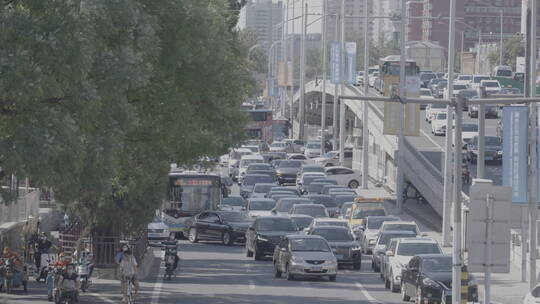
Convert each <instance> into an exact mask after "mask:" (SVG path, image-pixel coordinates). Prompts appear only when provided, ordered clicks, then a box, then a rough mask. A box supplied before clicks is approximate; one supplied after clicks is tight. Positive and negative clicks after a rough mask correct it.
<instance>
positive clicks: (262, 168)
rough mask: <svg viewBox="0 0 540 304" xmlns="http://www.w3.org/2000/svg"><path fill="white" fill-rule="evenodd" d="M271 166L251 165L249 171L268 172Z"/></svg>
mask: <svg viewBox="0 0 540 304" xmlns="http://www.w3.org/2000/svg"><path fill="white" fill-rule="evenodd" d="M268 168H269V165H267V164H251V165H249V167H248V171H254V170H268Z"/></svg>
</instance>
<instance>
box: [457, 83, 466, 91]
mask: <svg viewBox="0 0 540 304" xmlns="http://www.w3.org/2000/svg"><path fill="white" fill-rule="evenodd" d="M465 89H467V86H466V85H464V84H455V85H454V90H465Z"/></svg>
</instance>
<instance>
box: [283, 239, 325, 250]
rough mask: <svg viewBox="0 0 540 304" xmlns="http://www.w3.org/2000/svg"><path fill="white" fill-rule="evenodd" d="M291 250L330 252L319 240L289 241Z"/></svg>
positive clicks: (323, 242) (322, 241)
mask: <svg viewBox="0 0 540 304" xmlns="http://www.w3.org/2000/svg"><path fill="white" fill-rule="evenodd" d="M291 250H292V251H320V252H330V247H328V244H327V243H326V242H325V241H324V240H321V239H315V238H305V239H291Z"/></svg>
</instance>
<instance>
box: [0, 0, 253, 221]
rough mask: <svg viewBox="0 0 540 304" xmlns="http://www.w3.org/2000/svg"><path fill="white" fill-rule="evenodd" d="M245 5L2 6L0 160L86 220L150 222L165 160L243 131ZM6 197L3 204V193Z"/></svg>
mask: <svg viewBox="0 0 540 304" xmlns="http://www.w3.org/2000/svg"><path fill="white" fill-rule="evenodd" d="M242 4H243V2H242V1H236V0H229V1H221V0H160V1H155V0H114V1H113V0H48V1H42V0H15V1H8V2H6V1H4V2H0V18H1V21H2V27H0V33H1V35H0V44H1V45H2V48H0V166H1V167H2V169H3V171H4V173H5V176H10V175H12V174H14V175H16V176H20V177H28V178H30V180H31V181H32V183H33V185H35V186H37V187H47V188H50V189H52V190H53V191H54V193H55V197H56V200H57V202H58V203H60V204H62V205H63V206H65V208H66V209H68V210H70V211H71V212H73V213H75V214H77V215H80V216H81V217H82V218H83V219H84V220H85V221H86V222H87V223H88V224H91V225H93V226H96V227H103V228H107V227H111V225H112V224H118V225H119V226H120V228H121V229H124V230H126V231H128V230H132V229H134V228H138V227H140V226H142V225H144V224H145V223H146V222H148V220H149V219H151V217H152V216H153V214H154V210H155V209H156V208H158V207H159V205H160V203H161V200H162V199H163V197H164V195H165V192H166V191H165V190H166V184H167V173H168V171H169V170H170V163H171V162H176V163H177V164H179V165H184V164H191V163H194V162H196V161H197V160H198V159H200V158H201V157H203V156H217V155H220V154H222V153H224V152H225V151H226V149H227V148H228V147H229V146H231V145H233V144H235V143H237V142H238V141H240V140H241V139H242V138H243V136H244V135H243V126H244V123H245V121H246V120H245V118H244V116H243V114H242V113H241V111H240V107H239V106H240V104H241V103H242V101H243V100H244V98H245V97H246V96H247V95H248V94H249V93H250V92H251V91H252V90H253V82H252V80H251V76H250V75H251V74H250V72H249V69H250V64H249V63H248V62H247V59H246V58H247V51H248V50H247V47H246V46H245V44H244V43H242V41H241V40H240V39H239V37H238V36H239V35H238V33H236V31H235V29H234V28H235V25H236V22H237V18H238V14H237V12H238V9H239V8H240V7H241V5H242ZM1 194H2V198H3V201H4V202H9V200H10V197H9V196H8V195H7V193H6V192H5V191H4V192H3V193H1Z"/></svg>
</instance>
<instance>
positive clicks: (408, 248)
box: [397, 243, 441, 256]
mask: <svg viewBox="0 0 540 304" xmlns="http://www.w3.org/2000/svg"><path fill="white" fill-rule="evenodd" d="M430 253H441V249H440V248H439V246H438V245H437V244H435V243H401V244H400V245H399V247H398V250H397V255H401V256H415V255H419V254H430Z"/></svg>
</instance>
